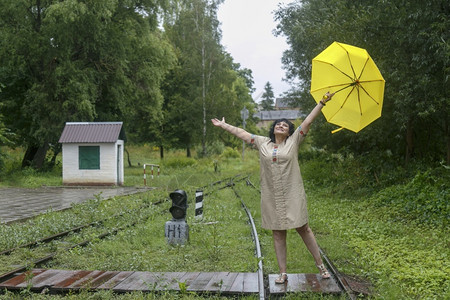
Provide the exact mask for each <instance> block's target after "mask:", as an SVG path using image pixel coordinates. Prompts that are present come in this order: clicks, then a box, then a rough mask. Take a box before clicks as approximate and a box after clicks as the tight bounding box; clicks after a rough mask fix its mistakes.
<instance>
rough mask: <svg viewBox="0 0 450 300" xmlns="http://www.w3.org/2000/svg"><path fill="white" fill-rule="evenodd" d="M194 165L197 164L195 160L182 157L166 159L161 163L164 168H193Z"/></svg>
mask: <svg viewBox="0 0 450 300" xmlns="http://www.w3.org/2000/svg"><path fill="white" fill-rule="evenodd" d="M196 163H197V162H196V160H195V159H193V158H191V157H183V156H178V157H171V158H168V159H167V160H164V161H162V165H163V166H164V167H165V168H185V167H189V166H193V165H195V164H196Z"/></svg>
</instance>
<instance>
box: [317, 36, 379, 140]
mask: <svg viewBox="0 0 450 300" xmlns="http://www.w3.org/2000/svg"><path fill="white" fill-rule="evenodd" d="M311 77H312V78H311V95H312V96H313V97H314V100H315V101H316V102H319V101H320V100H321V99H322V97H323V95H324V94H325V93H326V92H330V93H336V94H335V95H334V96H333V98H332V100H331V101H329V102H327V103H326V106H325V107H323V108H322V112H323V114H324V115H325V118H326V119H327V121H328V122H330V123H332V124H336V125H338V126H340V127H341V128H339V129H338V130H341V129H342V128H347V129H349V130H352V131H354V132H358V131H360V130H361V129H363V128H364V127H366V126H367V125H369V124H370V123H371V122H373V121H374V120H376V119H378V118H379V117H380V116H381V108H382V106H383V94H384V79H383V76H382V75H381V73H380V71H379V70H378V68H377V66H376V65H375V63H374V61H373V60H372V58H371V57H370V56H369V54H368V53H367V51H366V50H365V49H362V48H358V47H355V46H351V45H346V44H342V43H338V42H334V43H333V44H331V45H330V46H328V48H326V49H325V50H324V51H322V52H321V53H320V54H319V55H317V56H316V57H315V58H314V59H313V61H312V76H311ZM338 130H335V131H333V132H336V131H338Z"/></svg>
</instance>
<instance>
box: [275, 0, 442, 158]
mask: <svg viewBox="0 0 450 300" xmlns="http://www.w3.org/2000/svg"><path fill="white" fill-rule="evenodd" d="M449 15H450V7H449V5H448V1H446V0H432V1H427V2H423V1H419V0H414V1H409V0H408V1H407V0H393V1H387V2H386V1H344V0H333V1H325V0H304V1H296V2H294V3H292V4H290V5H286V6H283V7H280V8H279V10H278V11H277V13H276V17H277V20H278V21H279V25H278V29H277V30H278V31H277V32H278V34H284V35H286V37H287V40H288V43H289V45H290V48H289V49H288V50H287V51H286V52H285V53H284V55H283V64H284V67H285V69H286V70H287V78H288V79H291V80H300V82H301V83H303V84H302V85H301V86H299V88H298V89H297V90H295V91H293V93H294V94H295V95H297V96H298V97H299V100H300V102H301V106H302V107H304V108H308V107H311V106H312V105H313V104H314V101H312V98H311V97H310V96H309V92H308V91H309V81H310V78H311V74H310V70H311V60H312V59H313V58H314V56H316V55H317V54H319V53H320V52H321V51H322V50H323V49H325V48H326V47H327V46H328V45H329V44H331V43H332V42H333V41H335V40H336V41H340V42H343V43H347V44H352V45H355V46H359V47H362V48H366V49H367V50H368V52H369V54H371V56H372V58H374V60H375V62H376V63H377V65H378V67H379V68H380V71H381V73H382V74H383V76H384V77H385V79H386V91H385V101H384V107H383V115H382V117H381V118H380V119H379V120H377V121H375V122H374V123H373V124H371V125H370V126H369V127H367V129H366V128H365V129H364V130H363V131H361V132H360V133H358V134H353V133H351V132H340V133H339V134H338V137H336V135H333V136H332V137H331V138H329V136H327V138H326V139H323V138H320V136H324V135H323V134H322V135H317V136H316V138H315V141H316V142H318V143H320V144H321V145H325V144H327V146H328V147H329V148H332V149H333V148H334V149H338V148H341V147H343V146H345V147H346V148H350V149H353V150H354V151H357V152H359V153H361V152H365V151H378V150H383V151H384V150H391V151H392V152H393V153H394V154H395V155H397V156H403V157H404V158H405V159H406V160H409V159H410V158H411V157H412V156H414V155H415V156H417V157H432V158H433V159H436V160H439V159H442V158H446V159H447V161H448V162H450V161H449V160H450V157H449V153H450V142H449V140H450V139H449V129H448V128H449V126H448V124H449V121H450V120H449V118H450V114H449V113H448V107H449V106H448V105H449V104H450V103H449V101H450V100H449V97H448V96H446V94H445V91H446V90H447V89H448V88H445V87H446V86H448V81H449V78H450V77H449V70H450V69H449V68H448V66H449V53H450V52H449V44H448V42H447V41H448V40H449V32H450V21H449V20H450V18H449ZM343 20H345V21H343ZM312 135H314V133H313V134H312ZM445 149H446V150H445ZM430 150H431V151H430Z"/></svg>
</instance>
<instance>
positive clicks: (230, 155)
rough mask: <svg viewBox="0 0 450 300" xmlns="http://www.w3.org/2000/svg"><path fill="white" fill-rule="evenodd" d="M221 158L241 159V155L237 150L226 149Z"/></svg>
mask: <svg viewBox="0 0 450 300" xmlns="http://www.w3.org/2000/svg"><path fill="white" fill-rule="evenodd" d="M220 157H221V158H240V157H241V153H239V152H238V151H237V150H236V149H233V148H231V147H226V148H225V151H223V153H222V155H220Z"/></svg>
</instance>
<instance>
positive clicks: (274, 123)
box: [269, 118, 295, 143]
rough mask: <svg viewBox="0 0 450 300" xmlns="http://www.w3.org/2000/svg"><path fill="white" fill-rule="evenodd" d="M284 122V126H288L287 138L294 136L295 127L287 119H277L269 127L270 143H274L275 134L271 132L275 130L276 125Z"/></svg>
mask: <svg viewBox="0 0 450 300" xmlns="http://www.w3.org/2000/svg"><path fill="white" fill-rule="evenodd" d="M281 122H284V123H286V124H288V125H289V136H291V135H292V134H294V132H295V126H294V124H293V123H292V122H291V121H289V120H288V119H284V118H283V119H278V120H275V121H273V123H272V125H271V126H270V131H269V138H270V140H271V141H272V143H275V134H273V131H274V130H275V125H277V124H278V123H281Z"/></svg>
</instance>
